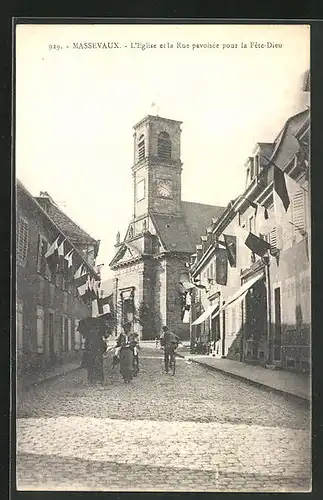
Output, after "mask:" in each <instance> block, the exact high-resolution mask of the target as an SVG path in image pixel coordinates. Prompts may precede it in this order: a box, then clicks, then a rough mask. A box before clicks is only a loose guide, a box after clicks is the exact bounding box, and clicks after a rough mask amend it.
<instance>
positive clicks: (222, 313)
mask: <svg viewBox="0 0 323 500" xmlns="http://www.w3.org/2000/svg"><path fill="white" fill-rule="evenodd" d="M220 304H221V302H220ZM224 304H225V301H223V304H222V307H223V306H224ZM220 314H221V316H222V318H221V316H220V321H221V319H222V356H221V357H222V358H225V357H226V356H225V310H224V309H222V308H221V307H220V310H219V315H220Z"/></svg>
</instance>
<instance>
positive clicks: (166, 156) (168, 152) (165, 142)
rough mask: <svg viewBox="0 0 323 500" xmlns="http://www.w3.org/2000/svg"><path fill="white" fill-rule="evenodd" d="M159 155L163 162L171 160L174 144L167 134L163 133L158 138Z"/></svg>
mask: <svg viewBox="0 0 323 500" xmlns="http://www.w3.org/2000/svg"><path fill="white" fill-rule="evenodd" d="M157 154H158V157H159V158H160V159H161V160H170V159H171V156H172V143H171V140H170V137H169V135H168V134H167V132H161V133H160V134H159V136H158V147H157Z"/></svg>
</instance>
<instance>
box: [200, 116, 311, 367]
mask: <svg viewBox="0 0 323 500" xmlns="http://www.w3.org/2000/svg"><path fill="white" fill-rule="evenodd" d="M309 130H310V113H309V109H308V108H307V109H305V110H304V111H301V112H300V113H298V114H296V115H294V116H292V117H290V118H289V119H288V120H287V122H286V123H285V126H284V127H283V129H282V130H281V132H280V133H279V135H278V137H277V138H276V140H275V141H274V143H273V144H268V143H259V144H257V145H256V148H255V149H254V151H253V155H252V156H251V157H250V158H248V161H247V162H246V165H245V168H246V180H247V181H246V189H245V191H244V193H243V194H242V195H241V196H239V197H238V198H237V199H236V200H233V201H232V202H231V203H230V204H229V205H228V207H227V208H226V210H225V211H224V213H223V214H222V216H221V217H220V218H219V219H218V220H217V221H216V222H215V224H214V225H213V227H212V230H211V231H209V232H208V233H207V234H206V235H204V236H202V238H201V241H200V244H199V245H198V246H197V247H196V256H195V261H194V263H193V265H192V268H191V274H192V277H193V280H195V282H197V283H200V284H201V285H202V286H204V288H200V289H197V288H195V289H194V294H192V298H193V297H194V298H193V300H192V308H191V339H192V343H196V342H197V343H200V344H208V345H209V346H210V347H211V349H212V353H213V354H214V355H215V356H220V357H228V358H230V359H235V360H239V361H244V362H249V363H255V364H263V365H265V364H270V365H276V366H278V367H281V368H283V369H293V370H298V371H301V370H304V371H306V370H309V368H310V358H311V354H310V345H311V341H310V335H311V297H310V282H311V271H310V236H311V233H310V194H309V190H310V187H309V168H310V163H309V141H310V137H309ZM277 169H278V170H277ZM282 172H284V174H283V177H282V178H283V179H284V182H285V186H286V192H287V195H288V197H287V198H286V200H287V202H286V206H285V207H284V210H281V209H280V207H279V203H280V198H279V197H278V194H277V190H278V187H277V186H278V181H277V173H278V174H279V175H280V176H281V173H282ZM243 234H246V235H250V234H251V235H255V236H256V237H257V238H258V239H255V245H256V246H255V250H256V251H252V250H251V249H250V245H249V246H248V245H247V244H246V239H244V237H243V236H241V235H243ZM259 240H260V241H259ZM249 241H250V238H249ZM263 242H265V243H263ZM247 243H248V242H247ZM266 244H268V251H266V252H265V249H266V248H265V246H264V245H266ZM257 245H258V247H257ZM259 245H260V246H259ZM257 252H259V253H257Z"/></svg>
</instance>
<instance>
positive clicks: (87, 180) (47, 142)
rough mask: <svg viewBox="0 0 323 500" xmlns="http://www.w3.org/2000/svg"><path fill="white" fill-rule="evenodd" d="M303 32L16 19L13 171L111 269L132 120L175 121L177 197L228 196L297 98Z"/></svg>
mask: <svg viewBox="0 0 323 500" xmlns="http://www.w3.org/2000/svg"><path fill="white" fill-rule="evenodd" d="M309 37H310V28H309V26H306V25H289V26H288V25H286V26H283V25H276V26H274V25H261V26H260V25H258V26H257V25H41V24H39V25H37V24H34V25H32V24H31V25H18V26H17V29H16V89H15V90H16V110H15V115H16V126H15V144H16V175H17V177H18V178H19V179H20V180H21V181H22V182H23V183H24V185H25V186H26V188H27V189H28V190H29V191H30V192H31V194H32V195H34V196H38V195H39V192H40V191H47V192H48V193H49V194H50V196H51V197H52V198H53V199H54V201H55V202H56V203H57V204H58V205H59V206H60V208H61V209H62V210H64V211H65V212H66V213H67V215H68V216H69V217H71V218H72V219H73V220H74V221H75V222H77V223H78V224H79V225H80V226H81V227H82V228H83V229H84V230H85V231H86V232H88V233H89V234H91V236H93V237H94V238H96V239H100V240H101V246H100V251H99V256H98V259H97V263H98V264H100V263H104V267H103V268H102V276H103V279H107V278H110V277H111V275H112V274H111V271H110V269H109V262H110V261H111V260H112V257H113V255H114V252H115V248H114V244H115V238H116V233H117V232H118V231H120V233H121V237H123V236H124V234H125V231H126V228H127V225H128V222H129V221H130V219H131V216H132V212H133V210H132V206H133V199H132V197H133V187H132V182H133V179H132V172H131V166H132V162H133V126H134V125H135V124H136V123H137V122H138V121H139V120H141V119H142V118H143V117H144V116H146V115H147V114H156V112H158V114H159V116H163V117H166V118H171V119H174V120H180V121H182V122H183V124H182V126H181V128H182V136H181V155H182V162H183V171H182V199H183V200H186V201H195V202H200V203H207V204H214V205H223V206H226V205H227V203H228V202H229V201H230V200H231V199H233V198H235V197H236V196H238V195H239V194H240V193H241V192H242V191H243V190H244V188H245V169H244V164H245V161H246V159H247V157H248V156H250V155H251V154H252V150H253V148H254V146H255V144H256V143H257V142H272V141H273V140H274V139H275V137H276V136H277V135H278V133H279V131H280V129H281V128H282V127H283V125H284V123H285V121H286V120H287V119H288V118H289V117H290V116H291V115H293V114H295V113H297V112H299V111H301V110H302V109H303V108H301V107H300V101H299V99H300V84H301V78H302V75H303V73H304V71H306V70H307V69H308V68H309V64H310V62H309V61H310V41H309ZM82 42H83V43H84V42H100V43H101V44H102V43H103V42H105V43H106V44H108V42H109V43H110V44H111V45H112V46H113V45H114V44H117V45H118V48H111V49H110V48H107V49H105V48H99V47H97V48H93V49H90V48H87V49H78V48H73V47H74V44H76V43H82ZM167 43H169V44H170V45H169V46H168V47H167ZM178 43H179V44H180V46H178V45H177V44H178ZM131 44H133V46H132V47H131ZM136 44H138V45H140V44H146V48H145V50H143V48H142V46H139V47H138V45H136ZM154 44H156V48H155V47H153V46H154ZM171 44H173V46H171ZM200 44H206V47H197V45H200ZM262 44H263V45H264V47H262V46H261V45H262ZM273 44H277V45H281V47H280V46H278V47H273ZM193 45H194V47H193ZM54 46H55V47H54ZM153 102H155V103H156V106H155V107H151V104H152V103H153ZM157 108H158V111H157Z"/></svg>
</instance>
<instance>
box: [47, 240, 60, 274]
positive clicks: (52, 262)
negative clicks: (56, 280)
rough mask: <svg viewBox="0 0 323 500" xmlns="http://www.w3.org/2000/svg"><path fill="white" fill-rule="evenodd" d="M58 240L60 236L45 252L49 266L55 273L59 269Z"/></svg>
mask: <svg viewBox="0 0 323 500" xmlns="http://www.w3.org/2000/svg"><path fill="white" fill-rule="evenodd" d="M58 240H59V236H58V237H57V238H56V240H55V241H54V243H52V244H51V245H50V247H49V249H48V250H47V252H46V254H45V259H46V261H47V264H48V267H49V269H50V270H51V272H52V274H55V273H56V272H57V269H58V264H59V258H58Z"/></svg>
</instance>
